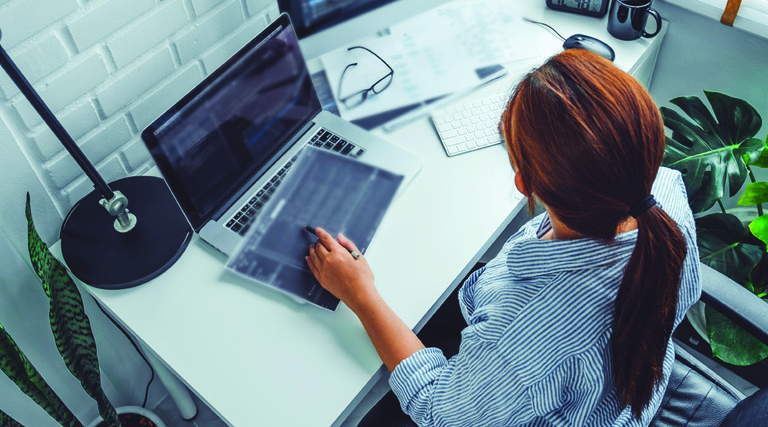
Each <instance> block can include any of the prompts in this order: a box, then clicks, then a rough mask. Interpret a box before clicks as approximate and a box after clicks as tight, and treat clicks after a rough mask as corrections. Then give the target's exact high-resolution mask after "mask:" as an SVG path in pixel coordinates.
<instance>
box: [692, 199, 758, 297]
mask: <svg viewBox="0 0 768 427" xmlns="http://www.w3.org/2000/svg"><path fill="white" fill-rule="evenodd" d="M696 234H697V239H698V246H699V259H700V260H701V262H703V263H704V264H707V265H708V266H710V267H712V268H714V269H715V270H717V271H719V272H721V273H723V274H724V275H726V276H728V277H730V278H731V279H732V280H733V281H735V282H737V283H743V282H745V281H747V279H748V277H749V275H750V273H751V272H752V269H754V268H755V266H756V265H757V263H758V262H760V260H761V259H763V254H764V252H765V251H764V250H763V249H762V248H760V247H759V246H755V245H751V244H748V243H742V241H743V240H744V236H745V234H746V230H745V229H744V226H743V225H742V224H741V221H740V220H739V219H738V218H737V217H736V216H734V215H731V214H721V213H716V214H710V215H707V216H704V217H701V218H697V219H696Z"/></svg>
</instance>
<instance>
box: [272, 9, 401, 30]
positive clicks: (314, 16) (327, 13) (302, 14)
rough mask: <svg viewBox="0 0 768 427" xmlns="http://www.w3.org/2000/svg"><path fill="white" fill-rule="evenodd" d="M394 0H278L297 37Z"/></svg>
mask: <svg viewBox="0 0 768 427" xmlns="http://www.w3.org/2000/svg"><path fill="white" fill-rule="evenodd" d="M393 1H395V0H278V2H277V3H278V5H279V7H280V11H281V12H287V13H288V15H290V17H291V21H293V25H294V26H295V28H296V33H297V34H298V35H299V37H306V36H309V35H311V34H314V33H316V32H318V31H321V30H323V29H326V28H328V27H331V26H333V25H336V24H339V23H341V22H343V21H346V20H347V19H350V18H352V17H355V16H357V15H360V14H362V13H365V12H368V11H370V10H373V9H375V8H377V7H379V6H383V5H385V4H387V3H391V2H393Z"/></svg>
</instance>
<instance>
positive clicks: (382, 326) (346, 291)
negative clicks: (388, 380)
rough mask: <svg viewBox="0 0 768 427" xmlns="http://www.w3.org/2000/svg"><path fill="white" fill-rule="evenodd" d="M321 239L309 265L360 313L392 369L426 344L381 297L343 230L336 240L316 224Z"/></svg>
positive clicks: (362, 321)
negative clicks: (351, 252) (354, 253)
mask: <svg viewBox="0 0 768 427" xmlns="http://www.w3.org/2000/svg"><path fill="white" fill-rule="evenodd" d="M315 232H316V233H317V237H318V239H319V241H318V242H317V243H316V244H314V245H311V246H310V247H309V256H307V257H306V259H307V264H308V265H309V269H310V270H312V274H314V275H315V278H317V280H318V281H319V282H320V284H321V285H322V286H323V288H325V289H326V290H328V291H329V292H330V293H332V294H333V295H335V296H336V297H337V298H339V299H340V300H341V301H343V302H344V304H346V305H347V307H349V308H350V310H352V312H354V313H355V315H357V317H358V318H359V319H360V322H361V323H362V324H363V327H364V328H365V331H366V332H367V333H368V336H369V337H370V339H371V341H372V342H373V346H374V347H375V348H376V352H377V353H378V354H379V357H380V358H381V360H382V362H384V365H385V366H386V367H387V368H388V369H389V370H390V372H391V371H392V370H394V369H395V367H396V366H397V365H398V364H399V363H400V362H401V361H402V360H404V359H406V358H407V357H408V356H410V355H412V354H413V353H415V352H417V351H419V350H421V349H423V348H424V344H422V343H421V340H419V338H418V337H417V336H416V334H414V333H413V331H411V329H410V328H408V326H407V325H406V324H405V323H404V322H403V321H402V320H401V319H400V318H399V317H398V316H397V314H395V312H394V311H392V309H391V308H390V307H389V306H388V305H387V303H386V302H384V300H383V299H382V298H381V295H379V292H378V291H377V290H376V287H375V286H374V283H373V272H372V271H371V268H370V266H368V262H367V261H366V260H365V257H360V259H355V258H354V257H353V256H352V255H350V253H349V252H348V250H353V251H356V252H358V253H359V252H360V251H359V250H358V249H357V246H355V244H354V243H353V242H352V241H351V240H349V239H347V238H346V237H345V236H343V235H342V234H339V236H338V239H339V240H338V241H336V240H335V239H334V238H333V237H332V236H331V235H330V234H328V232H326V231H325V230H323V229H321V228H319V227H318V228H316V229H315Z"/></svg>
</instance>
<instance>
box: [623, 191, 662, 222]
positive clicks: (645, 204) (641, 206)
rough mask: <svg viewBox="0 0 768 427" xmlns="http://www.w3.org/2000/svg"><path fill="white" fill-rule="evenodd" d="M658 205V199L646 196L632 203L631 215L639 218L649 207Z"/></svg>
mask: <svg viewBox="0 0 768 427" xmlns="http://www.w3.org/2000/svg"><path fill="white" fill-rule="evenodd" d="M654 206H656V199H654V198H653V196H650V195H649V196H645V198H643V199H642V200H640V201H639V202H637V203H635V204H634V205H632V207H631V208H629V215H630V216H632V217H633V218H637V217H638V216H640V215H641V214H642V213H643V212H645V211H647V210H648V209H650V208H652V207H654Z"/></svg>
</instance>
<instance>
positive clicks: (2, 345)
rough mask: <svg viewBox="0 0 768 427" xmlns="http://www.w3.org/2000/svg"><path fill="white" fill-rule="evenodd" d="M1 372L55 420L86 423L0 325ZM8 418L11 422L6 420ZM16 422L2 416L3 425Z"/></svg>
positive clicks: (64, 424) (3, 414)
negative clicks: (62, 398) (76, 414)
mask: <svg viewBox="0 0 768 427" xmlns="http://www.w3.org/2000/svg"><path fill="white" fill-rule="evenodd" d="M0 369H2V371H3V373H5V375H7V376H8V378H10V379H11V381H13V382H14V384H16V386H17V387H19V389H20V390H21V391H23V392H24V394H26V395H27V396H29V397H30V398H31V399H32V400H34V401H35V403H37V404H38V405H39V406H40V407H41V408H43V409H44V410H45V412H47V413H48V414H49V415H50V416H51V417H53V419H55V420H56V421H57V422H58V423H59V424H61V425H63V426H80V427H82V424H81V423H80V421H78V420H77V418H75V415H74V414H72V412H71V411H70V410H69V408H67V405H65V404H64V402H62V401H61V399H60V398H59V396H58V395H56V393H55V392H54V391H53V390H52V389H51V387H50V386H49V385H48V383H47V382H45V380H44V379H43V377H42V376H41V375H40V373H39V372H38V371H37V369H35V367H34V366H33V365H32V363H31V362H30V361H29V359H27V356H26V355H24V353H23V352H22V351H21V350H20V349H19V347H18V345H16V342H15V341H14V340H13V338H11V336H10V335H9V334H8V332H7V331H6V330H5V328H3V325H0ZM3 416H4V417H7V419H9V420H10V421H6V420H5V419H4V418H3ZM15 422H16V421H15V420H14V419H13V418H11V417H10V416H8V415H7V414H5V413H2V416H0V426H6V425H8V426H15V425H21V424H18V423H17V424H14V423H15Z"/></svg>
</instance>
